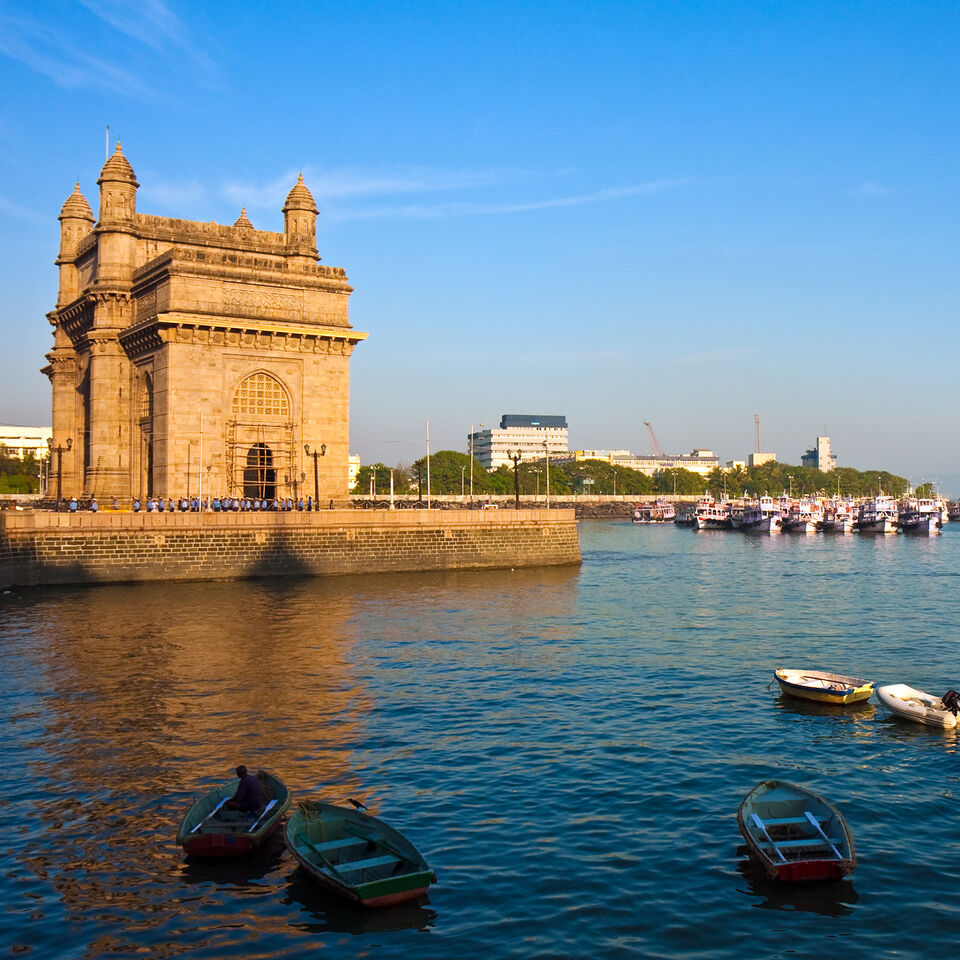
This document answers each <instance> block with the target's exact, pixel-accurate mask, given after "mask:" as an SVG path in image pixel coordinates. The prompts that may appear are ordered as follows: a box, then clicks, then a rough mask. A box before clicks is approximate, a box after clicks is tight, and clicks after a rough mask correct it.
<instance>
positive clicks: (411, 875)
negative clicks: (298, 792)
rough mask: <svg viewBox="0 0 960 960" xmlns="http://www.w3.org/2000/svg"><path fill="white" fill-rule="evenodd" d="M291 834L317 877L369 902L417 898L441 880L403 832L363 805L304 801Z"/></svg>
mask: <svg viewBox="0 0 960 960" xmlns="http://www.w3.org/2000/svg"><path fill="white" fill-rule="evenodd" d="M286 840H287V848H288V849H289V850H290V852H291V853H292V854H293V855H294V857H296V858H297V861H298V862H299V864H300V866H301V867H303V869H304V870H306V871H307V873H309V874H310V876H311V877H313V879H314V880H316V881H317V883H320V884H322V885H323V886H324V887H326V888H327V889H329V890H331V891H333V892H334V893H336V894H338V895H339V896H341V897H345V898H346V899H348V900H353V901H356V902H359V903H362V904H363V905H364V906H365V907H387V906H391V905H393V904H395V903H403V902H404V901H405V900H412V899H414V898H415V897H419V896H420V895H421V894H423V893H425V892H426V890H427V887H429V886H430V884H431V883H436V882H437V877H436V874H435V873H434V872H433V870H431V869H430V866H429V865H428V864H427V861H426V860H424V858H423V856H422V855H421V854H420V852H419V851H418V850H417V848H416V847H415V846H414V845H413V844H412V843H411V842H410V841H409V840H408V839H407V838H406V837H405V836H404V835H403V834H402V833H400V832H399V831H397V830H394V829H393V827H391V826H389V825H387V824H386V823H384V822H383V821H382V820H378V819H377V818H376V817H371V816H370V815H369V814H366V813H363V812H362V811H361V810H350V809H347V808H345V807H337V806H334V805H333V804H331V803H322V802H320V801H317V800H308V801H304V802H303V803H300V804H299V809H298V810H296V811H295V812H294V813H293V814H292V815H291V816H290V819H289V820H288V821H287V833H286Z"/></svg>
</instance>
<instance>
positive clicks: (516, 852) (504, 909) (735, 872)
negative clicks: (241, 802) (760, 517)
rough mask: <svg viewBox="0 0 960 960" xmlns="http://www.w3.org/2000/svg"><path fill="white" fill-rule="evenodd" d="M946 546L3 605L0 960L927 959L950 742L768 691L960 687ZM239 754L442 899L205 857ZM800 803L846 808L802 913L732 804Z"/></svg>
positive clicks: (953, 911)
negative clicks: (832, 875) (772, 790)
mask: <svg viewBox="0 0 960 960" xmlns="http://www.w3.org/2000/svg"><path fill="white" fill-rule="evenodd" d="M953 526H957V527H958V528H960V524H956V525H948V527H947V529H946V530H945V532H944V534H943V535H942V536H941V537H939V538H931V539H907V538H904V537H896V538H892V537H891V538H886V539H883V538H875V539H870V538H866V537H857V536H847V537H835V538H827V537H809V538H808V537H779V538H771V539H759V538H758V539H750V538H747V537H744V536H740V535H735V534H723V533H703V534H696V533H693V532H690V531H685V530H677V529H674V528H673V527H672V526H670V527H665V528H657V527H641V528H635V527H633V526H632V525H631V524H629V523H623V522H602V521H591V522H585V523H583V524H581V537H582V544H583V552H584V564H583V567H582V568H580V569H561V570H556V569H554V570H549V569H547V570H536V571H502V572H485V573H451V574H435V575H433V574H431V575H416V576H407V575H404V576H371V577H363V578H358V577H352V578H345V579H332V580H329V581H322V580H295V581H291V582H278V581H262V582H251V583H213V584H187V585H179V584H157V585H149V586H133V587H102V588H98V589H91V590H56V591H52V590H51V591H34V592H29V591H23V592H18V593H14V594H7V595H5V596H3V597H2V598H0V624H2V633H0V676H2V678H3V679H2V686H0V714H2V720H3V731H4V732H3V737H2V741H0V750H2V755H0V771H2V778H3V787H2V789H3V795H4V801H5V802H4V803H3V805H2V806H0V815H2V819H3V826H4V831H3V835H4V838H5V843H4V856H3V873H2V877H0V904H2V906H0V910H2V923H0V953H2V955H10V954H15V953H23V954H25V955H27V956H33V957H64V958H68V957H69V958H79V957H100V956H111V957H132V956H144V955H146V956H155V957H178V956H189V957H218V958H219V957H300V956H304V955H306V954H308V953H311V954H312V953H316V955H318V956H327V957H335V958H341V957H343V958H352V957H376V958H378V960H382V958H383V960H385V958H393V957H397V958H400V957H403V958H407V957H409V956H411V955H412V954H413V955H416V956H418V957H424V958H438V960H439V958H455V957H460V958H472V957H483V958H513V957H517V958H521V957H522V958H532V957H536V958H554V957H556V958H560V957H569V958H573V957H576V958H580V957H584V958H586V957H603V958H606V957H610V958H619V957H671V958H678V957H680V958H728V957H787V956H791V957H796V956H799V957H836V956H844V957H868V956H869V957H873V958H875V957H877V956H898V957H920V956H924V957H929V956H941V957H942V956H947V955H950V954H952V953H953V952H954V951H955V949H956V942H957V934H958V932H960V907H958V903H957V893H958V890H960V883H958V881H960V766H958V756H957V742H956V736H955V734H954V733H953V732H950V733H944V732H939V731H936V730H933V729H929V728H924V727H920V726H915V725H911V724H908V723H904V722H902V721H897V720H894V719H892V718H891V717H889V716H888V715H887V714H886V713H885V711H884V710H883V708H881V707H878V706H875V704H874V703H873V702H871V703H869V704H866V705H863V706H861V707H859V708H848V709H846V710H841V709H838V708H831V707H818V706H816V705H804V704H803V703H801V702H798V701H790V700H786V699H784V698H782V697H781V695H780V694H779V692H778V691H777V690H776V689H770V688H769V686H768V681H769V680H770V677H771V674H772V671H773V668H774V666H776V665H784V666H791V665H796V666H806V665H816V666H821V667H823V668H829V669H833V670H835V671H839V672H844V673H853V674H855V675H860V676H865V677H868V678H870V679H874V680H877V681H879V682H898V681H905V682H909V683H911V684H913V685H915V686H918V687H921V688H924V689H927V690H929V691H931V692H934V693H943V692H944V691H945V690H946V689H947V688H948V687H950V686H958V685H960V658H958V650H960V648H958V643H957V639H958V626H957V625H958V616H957V613H958V610H957V606H958V603H957V590H958V583H960V581H958V579H957V578H958V570H960V564H958V559H960V529H957V530H953V529H951V528H952V527H953ZM238 762H245V763H246V764H247V765H248V766H252V767H256V766H262V767H265V768H268V769H270V770H272V771H274V772H276V773H278V774H280V775H281V776H282V777H283V778H284V779H285V780H286V781H287V783H288V785H289V786H290V788H291V789H292V791H293V793H294V795H295V797H300V798H303V797H307V796H312V795H316V796H318V797H322V798H324V799H327V800H331V801H333V802H342V801H344V800H345V798H346V797H348V796H352V797H362V798H364V799H365V800H366V802H367V804H368V805H369V807H370V810H371V812H372V813H374V814H377V815H380V816H382V817H384V818H387V819H388V820H389V821H390V822H391V823H392V824H393V825H395V826H397V827H399V828H400V829H401V830H403V831H404V832H405V833H406V834H407V835H408V836H409V837H410V839H412V840H413V841H414V842H415V843H416V844H417V845H418V847H419V848H420V849H421V851H422V852H423V853H424V854H425V855H426V857H427V858H428V860H429V861H430V863H431V865H432V866H434V868H435V869H436V872H437V874H438V877H439V881H440V882H439V884H438V885H436V886H434V887H432V888H431V891H430V894H429V897H428V898H426V899H424V900H423V901H422V902H419V903H414V904H412V905H406V906H402V907H398V908H393V909H390V910H386V911H382V912H367V911H363V910H360V909H355V908H352V907H349V906H345V905H343V904H342V903H340V902H338V901H336V900H334V899H331V898H330V897H329V896H328V895H326V894H324V893H323V892H322V891H320V890H319V889H317V888H316V887H314V886H313V885H312V884H311V883H310V882H309V881H308V880H307V879H306V878H305V877H304V876H303V875H302V873H301V872H300V870H299V869H298V868H296V866H295V864H294V861H293V860H292V859H291V858H290V857H289V856H288V855H286V854H285V852H284V851H283V848H282V844H276V845H274V846H272V847H271V848H270V849H268V850H266V851H264V852H263V853H262V854H258V855H256V856H254V857H253V858H250V859H247V860H243V861H240V862H233V863H213V864H206V863H194V862H188V861H186V860H185V859H184V858H183V856H182V855H181V853H180V851H179V849H178V848H177V846H176V845H175V843H174V836H175V833H176V829H177V825H178V823H179V820H180V817H181V816H182V813H183V810H184V808H185V805H186V804H187V803H188V801H189V799H190V798H191V797H192V796H193V795H194V794H195V793H197V792H198V791H199V790H201V789H203V788H207V787H209V786H211V785H213V784H215V783H218V782H221V781H225V780H227V779H229V778H230V777H231V769H232V767H233V766H235V765H236V764H237V763H238ZM771 776H779V777H785V778H787V779H791V780H795V781H798V782H800V783H804V784H807V785H809V786H811V787H813V788H814V789H816V790H818V791H821V792H823V793H824V794H826V795H827V796H828V797H829V798H830V799H831V800H833V801H834V802H835V803H836V804H837V805H838V806H839V807H840V808H841V809H842V810H843V811H844V812H845V814H846V815H847V818H848V820H849V822H850V824H851V826H852V829H853V832H854V837H855V840H856V844H857V849H858V853H859V856H860V866H859V867H858V869H857V871H856V872H855V873H854V874H853V875H852V878H850V879H848V880H845V881H842V882H839V883H835V884H830V885H827V886H817V887H807V888H790V887H783V886H779V885H777V884H775V883H773V882H771V881H767V880H766V879H764V877H763V875H762V874H761V873H760V872H759V871H758V869H757V868H755V867H754V866H753V865H752V864H751V863H750V862H749V861H748V860H747V859H746V856H745V850H744V847H743V845H742V841H741V838H740V835H739V833H738V831H737V827H736V820H735V811H736V807H737V804H738V803H739V801H740V799H741V798H742V796H743V795H744V794H745V793H746V792H747V790H749V789H750V787H752V786H753V785H754V784H755V783H756V782H757V781H759V780H763V779H765V778H768V777H771Z"/></svg>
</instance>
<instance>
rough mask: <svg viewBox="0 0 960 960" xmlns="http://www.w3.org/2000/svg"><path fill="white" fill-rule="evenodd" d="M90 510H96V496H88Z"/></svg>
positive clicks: (93, 511)
mask: <svg viewBox="0 0 960 960" xmlns="http://www.w3.org/2000/svg"><path fill="white" fill-rule="evenodd" d="M90 512H91V513H96V512H97V498H96V497H91V498H90Z"/></svg>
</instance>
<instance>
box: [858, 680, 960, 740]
mask: <svg viewBox="0 0 960 960" xmlns="http://www.w3.org/2000/svg"><path fill="white" fill-rule="evenodd" d="M877 699H878V700H879V701H880V702H881V703H882V704H883V705H884V706H885V707H886V708H887V709H888V710H889V711H890V712H891V713H892V714H894V716H897V717H900V718H901V719H903V720H912V721H913V722H914V723H922V724H924V725H925V726H928V727H939V728H940V729H941V730H952V729H954V728H955V727H956V726H957V717H956V715H955V714H954V713H953V711H952V710H949V709H947V707H945V706H944V703H943V701H942V700H941V699H940V698H939V697H935V696H933V695H932V694H929V693H924V692H923V691H922V690H916V689H914V688H913V687H908V686H907V685H906V684H905V683H894V684H890V685H889V686H885V687H880V688H878V690H877Z"/></svg>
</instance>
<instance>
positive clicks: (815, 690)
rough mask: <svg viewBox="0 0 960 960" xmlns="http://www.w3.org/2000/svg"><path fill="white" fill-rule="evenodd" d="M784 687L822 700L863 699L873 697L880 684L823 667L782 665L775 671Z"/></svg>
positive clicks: (794, 694) (788, 691)
mask: <svg viewBox="0 0 960 960" xmlns="http://www.w3.org/2000/svg"><path fill="white" fill-rule="evenodd" d="M773 675H774V677H776V680H777V683H779V684H780V689H781V690H782V691H783V692H784V693H786V694H788V695H789V696H791V697H799V698H800V699H801V700H815V701H817V702H818V703H859V702H860V701H862V700H869V699H870V695H871V694H872V693H873V691H874V688H875V687H876V684H875V683H873V682H872V681H870V680H863V679H861V678H860V677H847V676H844V675H843V674H840V673H825V672H823V671H822V670H789V669H784V668H782V667H778V668H777V669H776V670H775V671H774V673H773Z"/></svg>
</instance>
